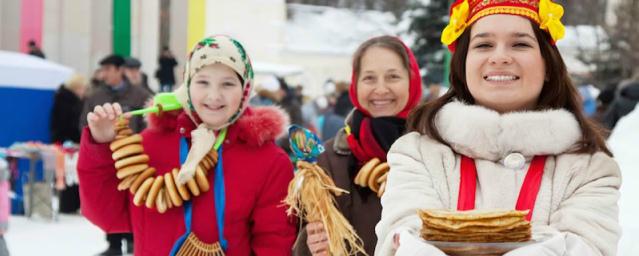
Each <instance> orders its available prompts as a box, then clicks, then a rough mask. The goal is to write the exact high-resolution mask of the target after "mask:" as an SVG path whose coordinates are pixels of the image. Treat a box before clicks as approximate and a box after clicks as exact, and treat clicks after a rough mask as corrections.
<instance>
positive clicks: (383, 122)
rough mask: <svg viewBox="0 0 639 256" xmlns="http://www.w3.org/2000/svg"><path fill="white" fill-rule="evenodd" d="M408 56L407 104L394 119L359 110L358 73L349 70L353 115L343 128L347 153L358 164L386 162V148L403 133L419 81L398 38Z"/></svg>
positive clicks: (419, 95)
mask: <svg viewBox="0 0 639 256" xmlns="http://www.w3.org/2000/svg"><path fill="white" fill-rule="evenodd" d="M397 40H398V41H399V42H400V43H401V44H402V46H403V47H404V50H405V51H406V54H407V55H408V65H409V67H408V70H409V75H410V80H409V87H408V101H407V103H406V106H404V108H403V109H402V110H401V111H400V112H399V113H397V114H396V115H395V116H394V117H378V118H373V117H371V115H370V113H369V112H368V111H367V110H366V109H364V108H363V107H362V105H361V104H360V102H359V101H358V99H357V80H358V74H357V73H356V71H355V69H353V75H352V80H351V87H350V91H349V96H350V98H351V101H352V102H353V105H354V106H355V108H356V111H355V113H354V114H353V118H352V120H351V123H350V124H349V126H351V128H353V129H352V132H351V129H350V128H349V129H347V134H348V136H347V137H346V140H347V142H348V145H349V148H350V149H351V152H352V153H353V155H354V156H355V158H357V160H358V162H359V164H363V163H365V162H366V161H368V160H370V159H372V158H373V157H377V158H379V159H381V160H382V161H386V153H387V151H388V149H389V148H390V145H391V144H392V143H393V142H394V141H395V140H396V139H397V138H399V136H401V135H402V134H403V131H404V130H405V119H406V117H407V116H408V113H409V112H410V111H411V110H412V109H413V108H414V107H415V106H417V104H419V102H420V101H421V98H422V78H421V75H420V74H419V66H418V65H417V61H416V60H415V56H414V55H413V52H412V51H411V50H410V48H408V47H407V46H406V45H405V44H404V43H403V42H402V41H401V40H400V39H399V38H397Z"/></svg>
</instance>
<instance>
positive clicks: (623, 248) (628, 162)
mask: <svg viewBox="0 0 639 256" xmlns="http://www.w3.org/2000/svg"><path fill="white" fill-rule="evenodd" d="M608 143H609V145H610V149H611V150H612V152H613V154H614V155H615V159H616V160H617V163H618V164H619V168H620V169H621V176H622V185H621V199H620V200H619V212H620V214H619V221H620V223H621V227H622V229H623V234H622V236H621V242H620V244H619V252H618V255H639V243H637V242H638V241H639V200H637V197H639V150H638V149H637V145H639V108H635V110H634V111H633V112H631V113H630V114H628V115H627V116H625V117H624V118H622V119H621V120H619V122H618V123H617V126H616V127H615V129H614V130H613V132H612V134H611V135H610V138H609V139H608Z"/></svg>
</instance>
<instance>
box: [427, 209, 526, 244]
mask: <svg viewBox="0 0 639 256" xmlns="http://www.w3.org/2000/svg"><path fill="white" fill-rule="evenodd" d="M527 214H528V211H515V210H491V211H487V210H473V211H463V212H460V211H450V210H421V211H420V212H419V216H420V218H421V219H422V222H423V226H422V231H421V236H422V238H424V239H425V240H428V241H446V242H475V243H500V242H524V241H528V240H530V238H531V226H530V222H528V221H527V220H526V215H527Z"/></svg>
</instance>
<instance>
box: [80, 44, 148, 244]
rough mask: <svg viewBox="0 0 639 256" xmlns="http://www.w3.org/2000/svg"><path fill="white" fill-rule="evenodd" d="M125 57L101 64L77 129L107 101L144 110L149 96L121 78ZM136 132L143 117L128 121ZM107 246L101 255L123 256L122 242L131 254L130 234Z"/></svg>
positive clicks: (115, 236)
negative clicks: (99, 82) (123, 241)
mask: <svg viewBox="0 0 639 256" xmlns="http://www.w3.org/2000/svg"><path fill="white" fill-rule="evenodd" d="M123 66H124V58H122V57H121V56H119V55H115V54H113V55H109V56H107V57H105V58H104V59H102V60H101V61H100V72H99V74H101V76H102V85H99V86H97V87H95V90H93V92H92V93H91V95H90V96H89V97H88V98H87V99H86V101H85V102H84V107H83V110H82V114H81V115H80V117H81V118H80V128H81V129H83V128H84V127H85V126H87V119H86V118H84V117H86V116H87V115H88V114H89V112H91V111H93V109H94V108H95V107H96V106H100V105H103V104H105V103H109V102H117V103H119V104H120V106H121V107H122V110H123V111H125V112H126V111H131V110H136V109H140V108H143V107H144V104H145V102H146V101H147V99H149V98H150V96H151V94H150V93H149V92H148V91H147V90H145V89H144V88H142V87H141V86H132V85H131V84H130V83H129V82H128V81H127V79H126V78H125V77H124V67H123ZM129 125H130V127H131V129H132V130H133V131H135V132H140V131H142V130H143V129H144V127H145V126H146V124H145V122H144V119H143V118H142V117H133V118H131V123H130V124H129ZM106 239H107V241H108V242H109V247H108V248H107V249H106V250H105V251H104V252H102V253H101V254H100V255H104V256H108V255H122V254H123V251H122V240H126V246H127V252H128V253H131V252H133V247H134V246H133V235H132V234H131V233H111V234H107V235H106Z"/></svg>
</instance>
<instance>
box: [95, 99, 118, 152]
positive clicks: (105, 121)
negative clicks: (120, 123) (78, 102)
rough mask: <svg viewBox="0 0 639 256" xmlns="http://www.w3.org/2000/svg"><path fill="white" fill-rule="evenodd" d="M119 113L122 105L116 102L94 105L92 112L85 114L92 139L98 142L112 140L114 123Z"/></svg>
mask: <svg viewBox="0 0 639 256" xmlns="http://www.w3.org/2000/svg"><path fill="white" fill-rule="evenodd" d="M120 115H122V107H120V104H118V103H113V104H111V103H105V104H104V105H101V106H100V105H98V106H95V108H94V109H93V112H90V113H89V114H88V115H87V122H88V124H89V130H91V135H92V136H93V139H94V140H95V141H96V142H98V143H107V142H111V141H113V139H115V129H114V128H115V123H116V122H117V119H118V117H119V116H120Z"/></svg>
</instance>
